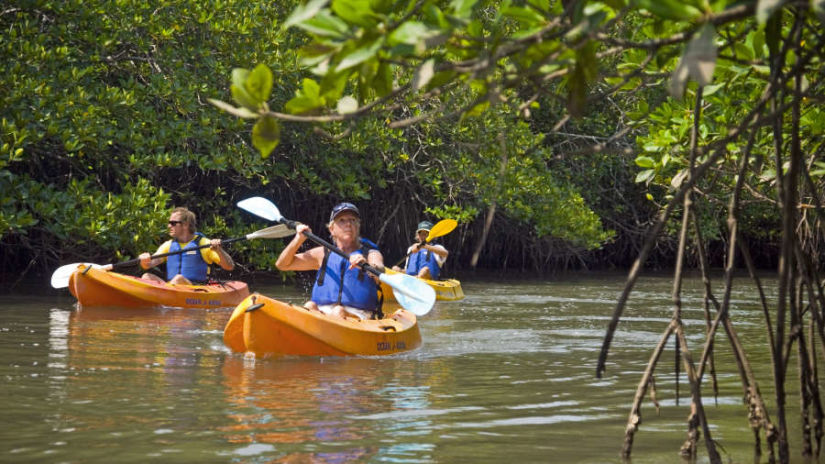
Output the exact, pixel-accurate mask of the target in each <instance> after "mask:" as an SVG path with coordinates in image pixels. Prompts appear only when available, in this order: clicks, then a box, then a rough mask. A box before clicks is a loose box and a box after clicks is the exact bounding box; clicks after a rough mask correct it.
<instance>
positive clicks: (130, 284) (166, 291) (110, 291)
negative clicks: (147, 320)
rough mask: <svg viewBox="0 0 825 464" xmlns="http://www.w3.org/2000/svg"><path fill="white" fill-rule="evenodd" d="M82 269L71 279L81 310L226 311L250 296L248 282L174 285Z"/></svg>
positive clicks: (70, 289)
mask: <svg viewBox="0 0 825 464" xmlns="http://www.w3.org/2000/svg"><path fill="white" fill-rule="evenodd" d="M86 269H87V268H86V266H83V265H81V266H78V270H77V271H75V272H73V273H72V275H71V276H70V277H69V291H70V292H71V294H72V295H74V297H75V298H77V301H78V303H80V305H81V306H128V307H160V306H170V307H179V308H222V307H231V306H236V305H237V304H238V303H240V302H241V301H242V300H243V299H244V298H246V297H247V296H249V288H248V287H247V286H246V284H245V283H244V282H236V281H230V282H223V283H220V284H208V285H171V284H166V283H159V282H153V281H150V280H145V279H141V278H139V277H133V276H128V275H124V274H118V273H116V272H111V271H105V270H102V269H94V268H92V269H89V270H88V271H87V270H86Z"/></svg>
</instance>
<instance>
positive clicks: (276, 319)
mask: <svg viewBox="0 0 825 464" xmlns="http://www.w3.org/2000/svg"><path fill="white" fill-rule="evenodd" d="M223 342H224V344H225V345H226V346H228V347H229V349H231V350H232V351H234V352H236V353H248V352H252V353H255V355H256V356H258V357H262V356H266V355H271V354H292V355H308V356H349V355H387V354H395V353H401V352H404V351H409V350H413V349H415V348H418V346H420V345H421V333H420V332H419V331H418V322H417V321H416V318H415V315H414V314H413V313H411V312H409V311H406V310H404V309H399V310H398V311H395V312H394V313H392V314H387V315H386V317H385V318H384V319H378V320H366V321H362V320H359V319H357V318H353V319H346V320H344V319H339V318H337V317H330V316H327V315H325V314H322V313H320V312H318V311H310V310H309V309H306V308H304V307H301V306H295V305H291V304H288V303H284V302H282V301H278V300H275V299H272V298H268V297H266V296H264V295H261V294H259V293H253V294H252V295H250V296H249V297H248V298H246V299H245V300H244V301H242V302H241V304H239V305H238V307H236V308H235V312H233V313H232V316H231V317H230V318H229V322H227V324H226V328H224V331H223Z"/></svg>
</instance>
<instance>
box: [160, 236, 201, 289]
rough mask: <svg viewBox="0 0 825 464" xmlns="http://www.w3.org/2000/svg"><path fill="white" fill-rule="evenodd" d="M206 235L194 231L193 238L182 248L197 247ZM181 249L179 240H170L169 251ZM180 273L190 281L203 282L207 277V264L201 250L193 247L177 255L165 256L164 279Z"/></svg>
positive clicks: (169, 278)
mask: <svg viewBox="0 0 825 464" xmlns="http://www.w3.org/2000/svg"><path fill="white" fill-rule="evenodd" d="M205 239H206V237H204V236H203V234H201V233H200V232H195V238H194V239H192V241H191V242H189V243H188V244H186V246H185V247H184V248H183V249H184V250H188V249H190V248H197V247H198V246H200V245H201V241H202V240H205ZM180 249H181V246H180V242H178V241H177V240H172V243H171V244H170V245H169V251H170V252H171V251H178V250H180ZM178 274H181V275H182V276H184V277H186V278H187V279H189V280H190V281H192V282H205V281H206V280H207V278H208V277H209V264H207V263H206V261H204V260H203V256H202V255H201V250H198V249H193V250H192V251H185V252H183V253H180V254H177V255H171V256H167V257H166V280H172V278H173V277H175V276H176V275H178Z"/></svg>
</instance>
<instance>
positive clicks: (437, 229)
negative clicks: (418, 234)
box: [393, 219, 458, 267]
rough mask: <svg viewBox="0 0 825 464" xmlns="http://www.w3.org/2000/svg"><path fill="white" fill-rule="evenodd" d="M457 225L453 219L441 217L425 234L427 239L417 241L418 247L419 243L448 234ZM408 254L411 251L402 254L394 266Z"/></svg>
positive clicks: (398, 264)
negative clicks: (404, 254)
mask: <svg viewBox="0 0 825 464" xmlns="http://www.w3.org/2000/svg"><path fill="white" fill-rule="evenodd" d="M457 225H458V222H457V221H456V220H455V219H442V220H440V221H438V222H436V223H435V225H434V226H433V228H432V229H430V232H429V233H428V234H427V239H426V240H424V241H423V242H418V245H419V247H420V245H423V244H425V243H430V241H431V240H435V239H437V238H438V237H443V236H445V235H447V234H449V233H450V232H452V231H453V229H455V226H457ZM410 254H411V253H407V256H404V257H403V258H401V259H399V260H398V262H397V263H395V266H400V265H401V263H403V262H404V260H406V259H407V258H409V257H410ZM395 266H393V267H395Z"/></svg>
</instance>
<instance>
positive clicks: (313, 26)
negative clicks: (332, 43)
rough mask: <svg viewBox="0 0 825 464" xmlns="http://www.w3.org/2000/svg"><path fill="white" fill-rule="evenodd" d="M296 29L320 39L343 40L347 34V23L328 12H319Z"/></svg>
mask: <svg viewBox="0 0 825 464" xmlns="http://www.w3.org/2000/svg"><path fill="white" fill-rule="evenodd" d="M298 27H299V28H301V29H303V30H305V31H307V32H309V33H310V34H315V35H316V36H320V37H327V38H332V39H343V38H345V37H346V36H347V33H348V32H349V27H348V26H347V23H345V22H343V21H341V20H340V19H339V18H337V17H335V16H333V15H331V14H330V13H329V11H328V10H321V11H320V12H318V14H317V15H315V17H314V18H310V19H307V20H306V21H303V22H301V23H298Z"/></svg>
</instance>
